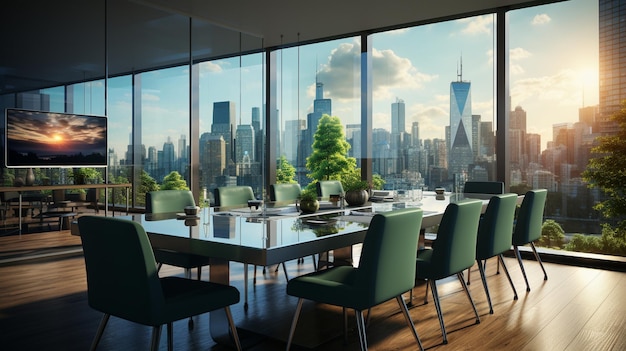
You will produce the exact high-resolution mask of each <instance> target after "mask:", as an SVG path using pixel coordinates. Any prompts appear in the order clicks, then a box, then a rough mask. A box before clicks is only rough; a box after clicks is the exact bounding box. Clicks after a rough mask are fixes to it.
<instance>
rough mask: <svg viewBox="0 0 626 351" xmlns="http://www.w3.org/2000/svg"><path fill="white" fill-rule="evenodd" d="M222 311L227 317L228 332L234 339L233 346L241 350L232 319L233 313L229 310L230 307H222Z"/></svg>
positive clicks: (238, 350)
mask: <svg viewBox="0 0 626 351" xmlns="http://www.w3.org/2000/svg"><path fill="white" fill-rule="evenodd" d="M224 312H226V318H227V319H228V326H229V327H230V333H231V335H232V337H233V340H234V341H235V347H236V348H237V351H241V342H240V341H239V334H238V333H237V326H236V325H235V321H234V320H233V314H232V313H231V312H230V307H229V306H226V307H224Z"/></svg>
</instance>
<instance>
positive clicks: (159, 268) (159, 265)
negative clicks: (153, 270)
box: [157, 262, 163, 273]
mask: <svg viewBox="0 0 626 351" xmlns="http://www.w3.org/2000/svg"><path fill="white" fill-rule="evenodd" d="M162 266H163V263H161V262H159V263H157V273H158V272H159V271H160V270H161V267H162Z"/></svg>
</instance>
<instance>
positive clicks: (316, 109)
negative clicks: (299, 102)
mask: <svg viewBox="0 0 626 351" xmlns="http://www.w3.org/2000/svg"><path fill="white" fill-rule="evenodd" d="M323 115H329V116H332V102H331V100H330V99H324V83H321V82H316V83H315V100H313V112H312V113H309V114H308V115H307V126H306V127H307V132H306V140H304V145H305V147H306V148H307V150H306V151H305V155H304V156H305V158H306V157H309V156H310V155H311V153H312V152H313V141H314V140H315V139H314V137H313V136H314V135H315V132H316V131H317V125H318V124H319V122H320V119H321V118H322V116H323ZM300 162H304V163H306V160H302V161H300Z"/></svg>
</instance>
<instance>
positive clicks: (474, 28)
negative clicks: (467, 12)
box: [459, 16, 493, 35]
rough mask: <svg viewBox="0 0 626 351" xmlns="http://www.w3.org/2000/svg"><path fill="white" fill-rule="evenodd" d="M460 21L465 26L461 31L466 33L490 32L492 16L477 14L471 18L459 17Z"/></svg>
mask: <svg viewBox="0 0 626 351" xmlns="http://www.w3.org/2000/svg"><path fill="white" fill-rule="evenodd" d="M459 22H460V23H463V24H465V28H463V29H462V30H461V33H463V34H468V35H476V34H491V30H492V24H493V16H477V17H472V18H465V19H460V20H459Z"/></svg>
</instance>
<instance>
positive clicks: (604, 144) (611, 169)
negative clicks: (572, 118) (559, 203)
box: [583, 101, 626, 230]
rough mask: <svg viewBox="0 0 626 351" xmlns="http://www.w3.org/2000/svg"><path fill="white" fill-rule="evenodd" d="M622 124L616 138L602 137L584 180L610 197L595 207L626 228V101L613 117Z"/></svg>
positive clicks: (594, 150)
mask: <svg viewBox="0 0 626 351" xmlns="http://www.w3.org/2000/svg"><path fill="white" fill-rule="evenodd" d="M611 119H612V120H613V121H616V122H617V123H618V125H619V131H618V132H617V134H615V135H611V136H604V137H598V138H597V140H598V141H599V144H598V145H597V146H596V147H594V148H593V149H592V152H593V154H594V155H595V157H594V158H592V159H591V160H589V164H588V165H587V168H586V170H585V171H584V172H583V179H584V180H585V181H587V182H588V183H589V186H590V187H597V188H600V189H601V190H602V191H603V192H604V193H605V194H606V195H607V196H608V198H607V199H606V200H604V201H602V202H600V203H598V204H597V205H596V206H595V209H597V210H598V211H600V212H601V213H602V214H603V215H604V216H605V217H606V218H613V219H616V220H617V221H618V226H619V227H620V228H622V230H624V229H626V221H625V218H626V101H624V102H622V109H621V110H620V111H619V112H617V113H615V114H614V115H613V116H611Z"/></svg>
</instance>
